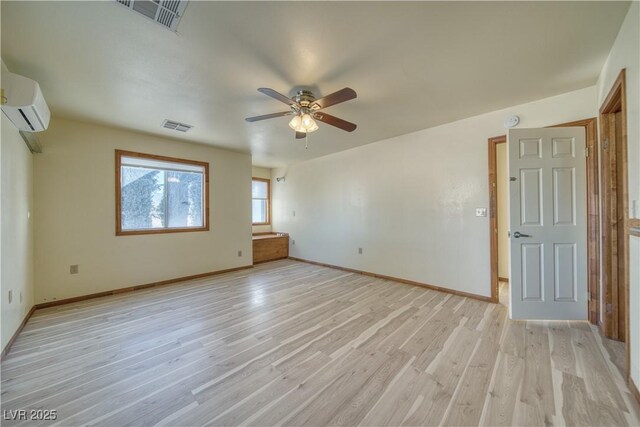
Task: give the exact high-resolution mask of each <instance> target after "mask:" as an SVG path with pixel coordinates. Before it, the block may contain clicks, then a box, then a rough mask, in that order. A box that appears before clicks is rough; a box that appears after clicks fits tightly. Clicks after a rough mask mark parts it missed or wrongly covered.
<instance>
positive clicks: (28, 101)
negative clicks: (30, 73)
mask: <svg viewBox="0 0 640 427" xmlns="http://www.w3.org/2000/svg"><path fill="white" fill-rule="evenodd" d="M1 83H2V90H3V93H4V98H3V99H2V112H3V113H4V114H5V116H7V118H8V119H9V120H11V122H12V123H13V124H14V125H15V126H16V127H17V128H18V130H21V131H25V132H40V131H43V130H46V129H47V127H48V126H49V119H50V118H51V113H50V112H49V107H48V106H47V103H46V101H45V100H44V96H43V95H42V91H40V85H39V84H38V82H36V81H34V80H31V79H30V78H27V77H23V76H19V75H17V74H13V73H7V72H3V73H2V81H1Z"/></svg>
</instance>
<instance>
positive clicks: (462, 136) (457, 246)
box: [273, 87, 597, 296]
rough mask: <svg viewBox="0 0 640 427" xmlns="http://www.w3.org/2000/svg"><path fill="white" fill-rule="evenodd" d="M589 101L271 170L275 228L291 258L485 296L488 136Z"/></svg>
mask: <svg viewBox="0 0 640 427" xmlns="http://www.w3.org/2000/svg"><path fill="white" fill-rule="evenodd" d="M595 101H596V93H595V87H590V88H586V89H582V90H579V91H575V92H571V93H567V94H563V95H560V96H555V97H552V98H547V99H543V100H540V101H536V102H531V103H528V104H523V105H519V106H515V107H512V108H508V109H504V110H500V111H495V112H491V113H487V114H483V115H480V116H476V117H471V118H468V119H464V120H460V121H457V122H453V123H449V124H445V125H442V126H438V127H434V128H431V129H425V130H422V131H419V132H415V133H411V134H407V135H402V136H399V137H396V138H391V139H387V140H384V141H380V142H377V143H373V144H369V145H366V146H362V147H358V148H354V149H351V150H347V151H343V152H340V153H335V154H331V155H329V156H325V157H321V158H318V159H314V160H310V161H307V162H302V163H298V164H295V165H292V166H290V167H288V168H287V169H286V170H285V169H277V170H274V173H275V174H276V175H277V176H280V175H286V182H283V183H275V184H274V186H273V205H274V206H273V209H274V210H273V212H274V222H273V226H274V229H276V230H278V231H282V232H289V233H291V239H292V240H295V245H292V246H291V252H290V253H291V256H294V257H300V258H304V259H308V260H313V261H319V262H323V263H328V264H333V265H339V266H343V267H349V268H354V269H358V270H364V271H369V272H373V273H378V274H384V275H388V276H394V277H399V278H403V279H409V280H414V281H418V282H423V283H428V284H432V285H436V286H442V287H445V288H449V289H454V290H459V291H464V292H470V293H473V294H478V295H483V296H489V295H490V293H491V291H490V277H489V272H490V266H489V223H488V217H484V218H477V217H475V208H476V207H488V205H489V200H488V199H489V196H488V194H489V190H488V161H487V144H488V143H487V139H488V138H489V137H492V136H497V135H501V134H504V133H505V129H504V128H503V126H502V122H503V119H504V118H505V117H506V116H508V115H510V114H518V115H520V117H521V125H520V127H525V128H527V127H543V126H548V125H553V124H557V123H563V122H568V121H572V120H579V119H585V118H590V117H595V116H596V114H597V111H596V108H595V106H596V102H595ZM345 138H348V135H346V136H345ZM294 211H295V216H294ZM359 247H362V248H363V251H364V252H363V254H362V255H359V254H358V248H359Z"/></svg>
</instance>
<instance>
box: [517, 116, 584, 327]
mask: <svg viewBox="0 0 640 427" xmlns="http://www.w3.org/2000/svg"><path fill="white" fill-rule="evenodd" d="M508 150H509V177H510V183H509V231H510V246H511V247H510V254H511V271H510V273H511V275H510V276H509V277H510V279H509V281H510V288H511V292H510V296H511V305H510V312H511V313H510V314H511V318H512V319H550V320H551V319H553V320H578V319H579V320H586V319H587V312H588V309H587V306H588V293H587V291H588V287H587V192H586V159H585V158H586V153H585V131H584V128H545V129H511V130H509V138H508Z"/></svg>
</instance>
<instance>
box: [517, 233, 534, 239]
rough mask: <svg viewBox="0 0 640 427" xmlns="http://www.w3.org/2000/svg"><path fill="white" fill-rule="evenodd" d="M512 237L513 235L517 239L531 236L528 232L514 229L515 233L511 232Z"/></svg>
mask: <svg viewBox="0 0 640 427" xmlns="http://www.w3.org/2000/svg"><path fill="white" fill-rule="evenodd" d="M513 237H515V238H516V239H519V238H520V237H531V236H530V235H529V234H522V233H521V232H519V231H516V232H515V233H513Z"/></svg>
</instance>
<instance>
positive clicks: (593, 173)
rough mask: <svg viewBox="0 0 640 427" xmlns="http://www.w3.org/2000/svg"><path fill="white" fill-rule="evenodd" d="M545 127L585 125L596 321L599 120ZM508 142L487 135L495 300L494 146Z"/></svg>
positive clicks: (494, 297)
mask: <svg viewBox="0 0 640 427" xmlns="http://www.w3.org/2000/svg"><path fill="white" fill-rule="evenodd" d="M548 127H584V129H585V143H586V148H587V160H586V161H587V170H586V174H587V176H586V178H587V183H586V184H587V186H586V187H587V287H588V289H589V294H590V297H589V307H588V308H589V321H590V322H591V323H592V324H594V325H595V324H597V323H598V319H599V316H600V304H599V295H598V294H599V293H598V279H599V277H598V274H599V268H600V265H599V261H600V260H599V252H598V251H599V236H598V233H599V226H600V211H599V198H598V150H597V147H598V119H597V118H595V117H593V118H590V119H583V120H576V121H573V122H568V123H561V124H557V125H553V126H548ZM506 142H507V135H500V136H496V137H493V138H489V206H490V208H489V235H490V239H489V240H490V259H491V261H490V262H491V301H493V302H496V303H497V302H498V295H499V290H498V281H499V278H498V230H497V229H498V211H497V196H498V193H497V157H496V146H497V145H498V144H503V143H506Z"/></svg>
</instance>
